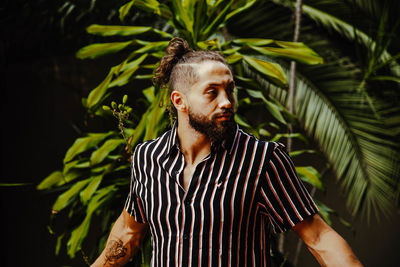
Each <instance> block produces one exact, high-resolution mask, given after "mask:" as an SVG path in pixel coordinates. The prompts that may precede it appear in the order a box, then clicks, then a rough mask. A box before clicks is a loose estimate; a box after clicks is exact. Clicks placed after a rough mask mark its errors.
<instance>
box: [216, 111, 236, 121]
mask: <svg viewBox="0 0 400 267" xmlns="http://www.w3.org/2000/svg"><path fill="white" fill-rule="evenodd" d="M232 116H233V113H230V112H226V113H222V114H219V115H217V116H215V118H216V119H218V120H230V119H231V117H232Z"/></svg>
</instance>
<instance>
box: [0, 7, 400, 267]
mask: <svg viewBox="0 0 400 267" xmlns="http://www.w3.org/2000/svg"><path fill="white" fill-rule="evenodd" d="M38 2H40V1H38ZM0 10H1V12H2V13H1V36H2V40H1V42H0V64H1V66H0V67H1V79H0V86H1V175H0V179H1V181H0V182H1V183H6V182H7V183H29V184H28V185H26V186H18V187H0V209H1V217H0V218H1V219H0V222H1V224H0V227H1V238H0V240H1V244H0V245H1V248H2V249H1V250H0V251H1V252H0V253H1V254H0V257H1V261H0V266H65V265H69V266H85V262H84V260H83V258H82V256H81V255H80V254H78V255H77V258H76V259H75V260H70V259H68V258H67V257H66V255H65V253H64V252H63V250H62V251H61V255H60V256H59V257H56V256H55V255H54V248H55V244H56V238H55V236H52V235H51V234H50V233H49V231H48V230H47V225H48V223H49V216H50V211H51V206H52V204H53V202H54V201H55V199H56V197H57V192H53V193H44V192H38V191H36V189H35V187H36V185H37V184H38V183H39V182H40V181H41V180H42V179H43V178H44V177H46V176H47V175H49V174H50V173H51V172H52V171H54V170H57V169H60V168H61V167H62V159H63V157H64V154H65V152H66V150H67V149H68V148H69V146H70V145H71V144H72V143H73V141H74V140H75V139H76V138H77V137H78V136H79V135H80V130H81V129H83V128H84V125H83V121H84V119H85V116H86V113H85V110H84V109H83V107H82V105H81V98H82V97H84V96H87V94H88V92H89V90H90V89H92V88H94V87H95V86H96V85H97V84H98V83H99V82H100V81H101V80H102V79H103V78H104V76H105V75H106V73H107V69H108V67H109V66H110V60H112V59H110V58H104V59H96V60H94V61H91V60H85V61H81V60H78V59H76V58H75V52H76V51H77V49H79V48H80V47H82V46H84V45H86V44H88V43H89V42H90V41H92V40H91V39H89V37H88V36H87V34H85V32H84V29H85V25H89V24H90V23H91V20H90V19H88V18H86V19H85V18H84V19H82V20H81V21H78V23H76V24H74V25H75V26H74V28H68V24H67V26H65V28H64V29H63V30H62V31H60V25H59V24H57V23H53V24H52V23H50V22H48V21H47V22H43V21H45V20H44V18H45V16H46V13H41V12H42V11H41V10H40V5H34V4H32V5H29V4H26V3H24V2H23V1H13V2H10V1H6V4H5V6H3V7H2V8H1V9H0ZM5 10H7V12H6V13H4V12H5ZM24 12H25V13H24ZM96 19H98V18H96ZM96 22H97V23H101V21H96ZM326 184H327V188H328V191H327V192H326V194H322V193H318V194H317V196H316V197H317V198H318V199H320V200H322V201H324V202H325V203H326V204H328V205H329V206H331V207H332V208H334V209H335V210H337V211H338V212H339V213H340V215H341V216H342V217H344V218H345V219H346V220H348V221H351V222H352V223H353V225H354V228H355V232H354V233H353V232H352V231H350V230H349V229H347V228H346V227H344V226H343V225H342V224H340V222H339V221H338V220H336V219H334V228H335V229H336V230H337V231H338V232H339V233H340V234H341V235H342V236H343V237H344V238H345V239H346V240H347V241H348V242H349V244H350V245H351V247H352V248H353V250H354V251H355V253H356V254H357V256H358V257H359V258H360V260H361V261H362V262H363V263H364V264H365V266H393V267H394V266H399V265H400V260H399V255H398V250H399V248H400V230H399V227H398V226H399V225H400V214H399V212H398V211H397V212H396V211H393V216H392V218H391V219H390V220H388V219H386V218H381V219H380V220H379V221H377V220H376V219H373V220H371V222H370V223H369V224H368V223H367V222H366V220H364V219H361V218H359V219H356V220H352V218H351V216H350V215H349V214H348V213H347V212H346V211H345V208H344V199H345V198H344V196H342V195H341V193H340V190H339V188H338V186H337V185H336V183H335V182H334V178H333V177H328V179H327V181H326ZM122 205H123V203H121V209H122ZM93 223H96V222H93ZM91 242H93V241H91V239H90V238H89V240H87V241H86V244H85V245H86V246H97V244H91ZM287 243H288V245H294V244H295V240H294V234H293V233H290V234H289V238H288V241H287ZM290 253H293V252H290ZM299 266H317V264H316V262H315V260H313V259H312V256H311V254H310V253H308V252H307V251H306V250H305V249H303V252H302V256H301V259H300V263H299Z"/></svg>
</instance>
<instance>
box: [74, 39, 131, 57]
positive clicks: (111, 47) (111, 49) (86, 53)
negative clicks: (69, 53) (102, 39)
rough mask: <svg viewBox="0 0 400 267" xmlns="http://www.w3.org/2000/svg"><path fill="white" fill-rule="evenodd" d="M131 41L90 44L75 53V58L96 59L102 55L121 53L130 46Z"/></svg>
mask: <svg viewBox="0 0 400 267" xmlns="http://www.w3.org/2000/svg"><path fill="white" fill-rule="evenodd" d="M131 43H132V41H128V42H115V43H102V44H91V45H88V46H85V47H83V48H81V49H79V51H78V52H77V53H76V56H77V57H78V58H79V59H85V58H92V59H93V58H96V57H99V56H102V55H106V54H111V53H116V52H118V51H121V50H122V49H124V48H126V47H127V46H128V45H130V44H131Z"/></svg>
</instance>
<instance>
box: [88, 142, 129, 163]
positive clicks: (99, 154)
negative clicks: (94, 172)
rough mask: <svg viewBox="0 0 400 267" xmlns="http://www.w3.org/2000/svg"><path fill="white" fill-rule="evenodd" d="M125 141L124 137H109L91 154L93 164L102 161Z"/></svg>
mask: <svg viewBox="0 0 400 267" xmlns="http://www.w3.org/2000/svg"><path fill="white" fill-rule="evenodd" d="M123 143H124V140H123V139H109V140H107V141H105V142H104V144H103V145H102V146H101V147H100V148H99V149H97V150H95V151H94V152H93V153H92V155H91V156H90V164H91V165H92V166H94V165H96V164H99V163H101V162H102V161H103V160H104V159H105V158H106V157H107V156H108V155H109V154H110V153H111V152H112V151H114V149H116V148H117V147H118V146H120V145H121V144H123Z"/></svg>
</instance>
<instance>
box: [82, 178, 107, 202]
mask: <svg viewBox="0 0 400 267" xmlns="http://www.w3.org/2000/svg"><path fill="white" fill-rule="evenodd" d="M102 180H103V174H100V175H97V176H94V177H91V181H90V183H89V184H88V186H87V187H86V188H85V189H84V190H82V191H81V193H80V197H81V202H82V203H83V205H86V204H87V202H88V201H89V200H90V198H91V197H92V196H93V194H94V193H95V192H96V190H97V188H98V187H99V185H100V183H101V181H102Z"/></svg>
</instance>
